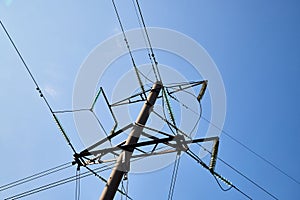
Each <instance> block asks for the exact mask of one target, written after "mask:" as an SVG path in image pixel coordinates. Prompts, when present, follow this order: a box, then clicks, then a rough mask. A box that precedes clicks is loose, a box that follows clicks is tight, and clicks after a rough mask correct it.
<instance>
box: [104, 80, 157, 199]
mask: <svg viewBox="0 0 300 200" xmlns="http://www.w3.org/2000/svg"><path fill="white" fill-rule="evenodd" d="M161 88H162V83H161V82H160V81H158V82H156V83H155V84H154V85H153V86H152V89H151V91H150V93H149V95H148V97H147V100H146V101H145V104H144V105H143V107H142V109H141V111H140V114H139V116H138V117H137V119H136V122H135V123H136V124H137V125H136V124H135V125H134V127H133V128H132V130H131V132H130V134H129V136H128V138H127V140H126V143H125V145H129V144H136V143H137V142H138V140H139V138H140V135H141V132H142V131H143V125H145V124H146V122H147V120H148V118H149V115H150V112H151V109H152V107H153V105H154V104H155V101H156V99H157V97H158V95H159V92H160V90H161ZM139 125H141V126H139ZM133 151H134V148H132V149H129V150H128V151H123V152H122V153H121V154H120V156H119V157H118V159H117V164H116V167H115V168H114V169H113V170H112V172H111V174H110V177H109V179H108V180H107V183H106V185H105V188H104V189H103V191H102V194H101V197H100V200H112V199H113V198H114V196H115V194H116V191H117V190H118V187H119V184H120V182H121V180H122V177H123V176H124V174H126V173H127V172H128V171H129V167H130V158H131V156H132V153H133Z"/></svg>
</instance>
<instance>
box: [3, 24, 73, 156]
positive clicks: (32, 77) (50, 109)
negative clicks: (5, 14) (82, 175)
mask: <svg viewBox="0 0 300 200" xmlns="http://www.w3.org/2000/svg"><path fill="white" fill-rule="evenodd" d="M0 24H1V26H2V28H3V30H4V32H5V34H6V35H7V37H8V39H9V41H10V43H11V44H12V45H13V47H14V49H15V51H16V52H17V54H18V56H19V58H20V59H21V61H22V63H23V66H24V67H25V69H26V71H27V72H28V74H29V76H30V78H31V79H32V81H33V82H34V84H35V86H36V90H37V91H38V92H39V94H40V97H42V98H43V100H44V102H45V103H46V105H47V107H48V109H49V111H50V112H51V114H52V116H53V118H54V120H55V122H56V124H57V126H58V127H59V129H60V131H61V133H62V135H63V137H64V138H65V140H66V141H67V143H68V145H69V146H70V147H71V149H72V151H73V152H74V153H76V151H75V148H74V146H73V145H72V144H71V141H70V139H69V137H68V136H67V134H66V132H65V131H64V129H63V127H62V125H61V123H60V122H59V120H58V118H57V117H56V115H55V113H54V112H53V109H52V108H51V106H50V104H49V102H48V100H47V98H46V97H45V95H44V94H43V92H42V90H41V88H40V86H39V84H38V82H37V80H36V79H35V77H34V76H33V74H32V72H31V71H30V69H29V67H28V65H27V64H26V62H25V60H24V58H23V56H22V55H21V53H20V51H19V49H18V48H17V46H16V44H15V43H14V41H13V39H12V37H11V36H10V34H9V33H8V31H7V29H6V28H5V26H4V24H3V23H2V21H1V20H0Z"/></svg>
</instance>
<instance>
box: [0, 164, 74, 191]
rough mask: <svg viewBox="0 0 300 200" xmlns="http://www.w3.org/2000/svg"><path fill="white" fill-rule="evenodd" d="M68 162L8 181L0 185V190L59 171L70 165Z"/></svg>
mask: <svg viewBox="0 0 300 200" xmlns="http://www.w3.org/2000/svg"><path fill="white" fill-rule="evenodd" d="M70 164H71V162H67V163H65V164H62V165H58V166H56V167H53V168H50V169H48V170H45V171H42V172H38V173H36V174H33V175H31V176H27V177H25V178H22V179H19V180H16V181H14V182H11V183H8V184H6V185H2V186H1V187H0V192H1V191H4V190H7V189H10V188H13V187H16V186H18V185H22V184H24V183H28V182H30V181H33V180H36V179H39V178H42V177H44V176H47V175H50V174H53V173H56V172H59V171H61V170H64V169H67V168H69V167H71V166H72V165H70Z"/></svg>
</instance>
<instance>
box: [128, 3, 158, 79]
mask: <svg viewBox="0 0 300 200" xmlns="http://www.w3.org/2000/svg"><path fill="white" fill-rule="evenodd" d="M131 2H132V4H133V6H134V10H135V14H136V16H137V18H138V22H139V25H140V28H141V29H142V30H144V28H143V25H142V19H141V16H140V15H139V12H138V9H137V5H136V4H135V1H134V0H132V1H131ZM142 35H143V39H144V42H145V45H146V46H148V43H147V39H146V36H145V32H144V31H142ZM147 52H148V56H149V59H150V62H151V66H152V71H153V74H154V76H155V79H156V81H158V75H157V72H156V70H155V64H154V62H153V59H152V57H151V52H150V49H149V48H147ZM151 82H152V81H151Z"/></svg>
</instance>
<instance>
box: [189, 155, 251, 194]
mask: <svg viewBox="0 0 300 200" xmlns="http://www.w3.org/2000/svg"><path fill="white" fill-rule="evenodd" d="M186 153H187V154H188V155H189V156H190V157H191V158H193V159H194V160H196V161H197V162H198V163H199V164H200V165H201V166H202V167H204V168H205V169H207V170H209V167H208V166H207V165H206V164H205V163H204V162H203V161H202V160H201V159H200V158H199V156H197V155H196V154H195V153H194V152H193V151H191V150H188V151H186ZM211 173H212V172H211ZM212 174H213V173H212ZM213 175H214V174H213ZM230 184H231V186H232V187H233V188H234V189H235V190H236V191H238V192H239V193H241V194H242V195H244V196H245V197H247V199H252V198H251V197H250V196H249V195H247V194H246V193H245V192H243V191H242V190H241V189H239V188H238V187H237V186H235V185H233V184H232V183H230Z"/></svg>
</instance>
